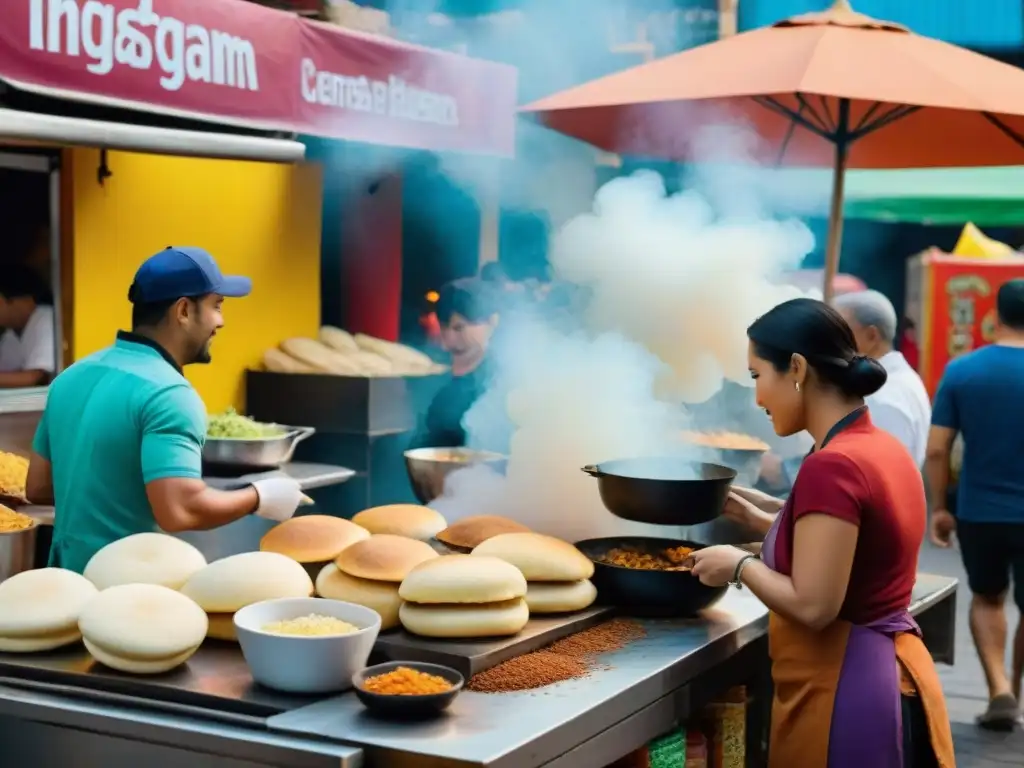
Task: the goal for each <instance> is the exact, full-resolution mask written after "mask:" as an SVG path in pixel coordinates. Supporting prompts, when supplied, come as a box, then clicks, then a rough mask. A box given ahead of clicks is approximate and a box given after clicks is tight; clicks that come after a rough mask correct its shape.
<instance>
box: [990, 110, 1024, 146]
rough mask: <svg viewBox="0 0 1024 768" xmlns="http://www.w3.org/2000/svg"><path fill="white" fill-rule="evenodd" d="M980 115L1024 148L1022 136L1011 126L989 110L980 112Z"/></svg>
mask: <svg viewBox="0 0 1024 768" xmlns="http://www.w3.org/2000/svg"><path fill="white" fill-rule="evenodd" d="M981 116H982V117H984V118H985V119H986V120H988V121H989V122H990V123H992V125H994V126H995V127H996V128H998V129H999V130H1000V131H1001V132H1002V133H1003V134H1004V135H1006V136H1007V137H1008V138H1009V139H1011V140H1012V141H1013V142H1014V143H1015V144H1016V145H1017V146H1018V147H1022V148H1024V137H1021V135H1020V134H1019V133H1017V132H1016V131H1015V130H1013V128H1011V127H1010V126H1008V125H1007V124H1006V123H1004V122H1003V121H1002V120H1000V119H999V118H998V117H996V116H995V115H993V114H992V113H991V112H982V113H981Z"/></svg>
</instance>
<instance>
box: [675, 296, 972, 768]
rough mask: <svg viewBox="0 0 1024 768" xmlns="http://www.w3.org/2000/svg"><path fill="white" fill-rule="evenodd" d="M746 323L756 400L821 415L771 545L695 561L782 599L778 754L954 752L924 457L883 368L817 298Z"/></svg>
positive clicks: (776, 644) (836, 761)
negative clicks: (927, 571) (936, 645)
mask: <svg viewBox="0 0 1024 768" xmlns="http://www.w3.org/2000/svg"><path fill="white" fill-rule="evenodd" d="M747 336H748V338H749V340H750V350H749V355H748V359H749V367H750V375H751V378H753V379H754V381H755V397H756V399H757V404H758V405H759V406H760V407H762V408H764V409H765V411H767V412H768V414H769V417H770V418H771V420H772V425H773V426H774V428H775V431H776V433H778V434H779V435H792V434H796V433H798V432H801V431H803V430H807V431H808V432H809V433H810V434H811V436H812V437H813V438H814V451H813V453H811V454H810V455H809V456H808V457H807V458H806V459H805V460H804V463H803V466H802V467H801V468H800V472H799V474H798V475H797V478H796V483H795V485H794V487H793V493H792V494H791V495H790V497H789V500H788V501H787V502H786V504H785V506H784V507H783V508H782V510H781V511H780V512H779V513H778V515H777V516H776V517H775V520H774V522H773V523H772V526H771V529H770V530H769V532H768V535H767V537H766V538H765V540H764V544H763V546H762V550H761V558H760V559H758V558H757V557H756V556H754V555H751V554H750V553H748V552H746V551H745V550H743V549H739V548H737V547H730V546H713V547H707V548H705V549H700V550H698V551H696V552H695V553H694V555H693V560H694V565H693V573H694V575H696V576H697V577H698V578H700V580H701V581H702V582H703V583H705V584H709V585H715V586H718V585H723V584H727V583H733V584H737V585H743V586H745V587H747V588H748V589H750V591H751V592H753V593H754V595H756V596H757V597H758V598H760V599H761V601H762V602H763V603H764V604H765V605H767V606H768V608H769V609H770V610H771V618H770V621H769V625H768V626H769V629H768V633H769V643H770V646H771V657H772V678H773V680H774V683H775V693H774V696H775V700H774V703H773V706H772V723H771V737H770V740H769V744H770V754H769V766H771V767H772V768H797V767H798V766H801V767H802V766H807V767H808V768H810V767H811V766H815V768H839V766H853V765H856V766H889V767H892V766H901V765H902V766H910V767H913V768H925V767H926V766H928V767H930V768H935V767H936V766H952V765H954V763H955V759H954V757H953V739H952V734H951V732H950V726H949V716H948V714H947V712H946V706H945V699H944V698H943V694H942V686H941V683H940V682H939V679H938V675H937V674H936V671H935V667H934V664H933V662H932V659H931V656H930V655H929V654H928V651H927V649H926V648H925V646H924V643H923V642H922V640H921V633H920V629H919V628H918V627H917V624H916V623H915V622H914V620H913V619H912V618H911V616H910V613H909V606H910V598H911V592H912V590H913V587H914V581H915V577H916V573H917V559H918V551H919V549H920V546H921V542H922V540H923V538H924V534H925V527H926V522H927V505H926V503H925V496H924V488H923V486H922V484H921V473H920V471H919V469H918V467H917V465H916V464H915V463H914V459H913V457H911V455H910V454H909V453H908V452H907V449H906V448H905V447H904V446H903V445H901V444H900V442H899V441H898V440H896V438H894V437H893V436H892V435H890V434H888V433H887V432H885V431H883V430H881V429H879V428H877V427H876V426H874V424H872V421H871V417H870V415H869V413H868V408H867V406H866V405H865V403H864V398H865V397H866V396H868V395H871V394H873V393H874V392H876V391H878V389H879V388H880V387H881V386H882V385H883V384H884V383H885V380H886V372H885V369H884V368H883V367H882V365H881V364H880V363H879V362H878V361H877V360H873V359H871V358H869V357H866V356H863V355H860V354H858V352H857V346H856V341H855V339H854V336H853V333H852V331H851V330H850V328H849V326H847V324H846V323H845V322H844V321H843V319H842V317H841V316H840V315H839V314H838V313H837V312H836V311H835V310H834V309H832V308H831V307H829V306H828V305H827V304H825V303H824V302H820V301H815V300H813V299H794V300H791V301H787V302H784V303H782V304H780V305H778V306H777V307H775V308H774V309H772V310H770V311H769V312H768V313H767V314H765V315H763V316H762V317H760V318H759V319H758V320H756V321H755V322H754V323H753V324H752V325H751V326H750V328H749V329H748V330H747Z"/></svg>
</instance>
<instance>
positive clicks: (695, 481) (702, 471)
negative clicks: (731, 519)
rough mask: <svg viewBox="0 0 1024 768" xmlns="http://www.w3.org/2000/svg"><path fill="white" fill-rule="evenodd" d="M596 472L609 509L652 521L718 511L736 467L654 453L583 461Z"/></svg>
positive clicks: (697, 518)
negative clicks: (643, 456) (599, 460)
mask: <svg viewBox="0 0 1024 768" xmlns="http://www.w3.org/2000/svg"><path fill="white" fill-rule="evenodd" d="M583 471H584V472H586V473H587V474H588V475H590V476H591V477H596V478H597V490H598V492H599V493H600V494H601V501H602V502H603V503H604V506H605V507H606V508H607V510H608V511H609V512H611V513H612V514H613V515H615V516H616V517H621V518H622V519H623V520H632V521H633V522H636V523H650V524H653V525H672V526H680V525H698V524H700V523H706V522H708V521H709V520H714V519H715V518H716V517H718V516H719V515H720V514H722V508H723V507H724V506H725V499H726V497H727V496H728V495H729V487H730V486H731V485H732V483H733V481H735V480H736V470H734V469H729V468H728V467H723V466H721V465H719V464H707V463H704V462H694V461H690V460H687V459H680V458H671V457H655V458H644V459H618V460H616V461H604V462H601V463H600V464H596V465H591V466H587V467H583Z"/></svg>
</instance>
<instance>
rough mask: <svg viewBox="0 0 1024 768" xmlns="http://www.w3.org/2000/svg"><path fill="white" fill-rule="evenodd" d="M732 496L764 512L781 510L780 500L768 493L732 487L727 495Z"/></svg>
mask: <svg viewBox="0 0 1024 768" xmlns="http://www.w3.org/2000/svg"><path fill="white" fill-rule="evenodd" d="M733 494H735V495H736V496H739V497H740V498H741V499H743V500H744V501H748V502H750V503H751V504H753V505H754V506H755V507H757V508H758V509H761V510H764V511H765V512H777V511H779V510H780V509H782V499H780V498H778V497H777V496H772V495H771V494H770V493H765V492H764V491H759V490H757V489H756V488H744V487H743V486H742V485H734V486H732V487H730V488H729V495H730V496H732V495H733Z"/></svg>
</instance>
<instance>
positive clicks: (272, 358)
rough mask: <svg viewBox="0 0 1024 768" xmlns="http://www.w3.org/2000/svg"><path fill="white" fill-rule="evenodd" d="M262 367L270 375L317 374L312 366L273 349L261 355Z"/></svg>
mask: <svg viewBox="0 0 1024 768" xmlns="http://www.w3.org/2000/svg"><path fill="white" fill-rule="evenodd" d="M263 367H264V368H266V369H267V370H268V371H270V372H272V373H319V371H317V369H316V368H314V367H313V366H311V365H307V364H306V363H304V362H302V361H301V360H297V359H296V358H294V357H292V356H291V355H289V354H287V353H285V352H282V351H281V350H280V349H273V348H271V349H268V350H266V351H265V352H264V353H263Z"/></svg>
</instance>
